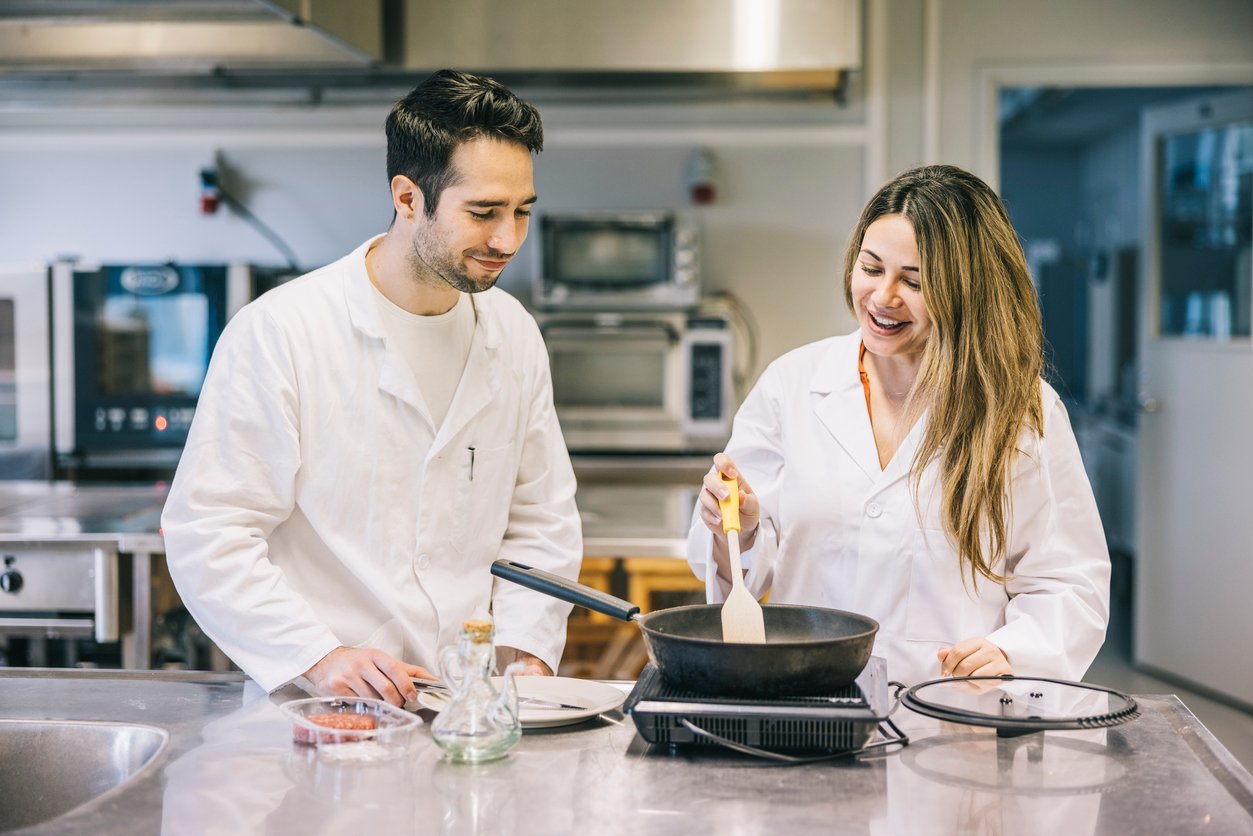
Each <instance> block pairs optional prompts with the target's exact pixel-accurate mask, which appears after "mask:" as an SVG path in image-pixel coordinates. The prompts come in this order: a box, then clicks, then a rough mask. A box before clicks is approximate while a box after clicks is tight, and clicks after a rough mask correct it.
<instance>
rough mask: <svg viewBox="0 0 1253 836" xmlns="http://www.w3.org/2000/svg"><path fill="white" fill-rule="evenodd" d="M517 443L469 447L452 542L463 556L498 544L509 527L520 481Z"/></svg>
mask: <svg viewBox="0 0 1253 836" xmlns="http://www.w3.org/2000/svg"><path fill="white" fill-rule="evenodd" d="M513 453H514V444H513V442H510V443H508V444H505V445H504V446H501V447H479V446H474V447H467V448H466V454H465V456H463V461H462V464H461V467H460V469H459V473H458V478H457V488H458V490H457V498H456V502H457V509H456V513H455V515H454V519H455V520H456V522H455V524H454V525H453V528H452V532H451V536H450V538H449V542H450V543H451V545H452V547H453V548H454V549H456V550H457V551H459V552H462V553H470V552H474V551H477V550H479V549H483V548H488V547H491V548H492V551H493V552H495V550H496V549H495V547H496V546H498V545H499V543H500V540H501V538H502V537H503V536H504V533H505V527H506V526H507V525H508V524H509V507H510V505H511V504H512V501H513V488H514V482H515V481H516V479H517V470H518V466H517V461H516V459H515V457H514V454H513Z"/></svg>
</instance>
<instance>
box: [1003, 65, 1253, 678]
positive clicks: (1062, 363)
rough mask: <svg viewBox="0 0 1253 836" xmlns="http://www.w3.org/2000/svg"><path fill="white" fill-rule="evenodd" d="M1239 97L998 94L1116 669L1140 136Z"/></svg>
mask: <svg viewBox="0 0 1253 836" xmlns="http://www.w3.org/2000/svg"><path fill="white" fill-rule="evenodd" d="M1241 89H1243V90H1249V89H1250V88H1248V87H1237V86H1229V85H1224V86H1167V85H1162V86H1137V87H1065V86H1016V87H1015V86H1005V87H1001V88H999V96H998V105H999V119H998V124H999V139H998V149H999V160H1000V163H999V178H1000V191H1001V195H1002V197H1003V198H1004V200H1005V202H1006V206H1007V208H1008V210H1009V213H1010V217H1011V219H1012V220H1013V222H1014V225H1015V227H1016V228H1017V230H1018V232H1019V235H1020V236H1021V238H1022V240H1023V246H1024V250H1025V252H1026V255H1027V260H1028V263H1029V266H1030V268H1031V272H1032V276H1033V279H1034V280H1035V281H1036V284H1037V289H1038V291H1039V294H1040V301H1041V310H1042V312H1043V317H1044V328H1045V336H1046V339H1047V342H1048V360H1049V363H1048V368H1049V378H1050V382H1051V383H1052V384H1053V385H1054V387H1055V388H1056V389H1057V390H1058V392H1059V393H1060V394H1061V395H1062V397H1063V398H1064V399H1065V401H1066V404H1067V407H1068V409H1069V410H1070V415H1071V420H1072V423H1073V424H1074V427H1075V433H1076V436H1077V438H1078V440H1079V444H1080V449H1081V452H1082V455H1083V459H1084V464H1085V467H1086V469H1087V471H1088V475H1089V478H1090V480H1091V482H1092V488H1093V492H1094V494H1095V496H1096V500H1097V505H1098V507H1099V509H1100V512H1101V518H1102V521H1103V523H1104V525H1105V529H1106V537H1107V540H1108V542H1109V546H1110V552H1111V559H1112V561H1113V569H1114V574H1113V579H1112V589H1111V609H1112V612H1111V621H1110V633H1109V638H1108V640H1107V646H1108V645H1109V644H1111V643H1112V644H1114V645H1115V647H1116V652H1118V653H1119V655H1120V656H1122V657H1123V658H1126V659H1132V658H1136V654H1135V653H1134V648H1132V642H1133V635H1134V622H1133V613H1135V606H1136V603H1137V602H1136V601H1135V600H1134V599H1135V592H1134V590H1135V588H1136V577H1135V576H1136V569H1137V560H1136V556H1137V551H1138V549H1137V537H1136V531H1137V525H1136V516H1137V515H1136V507H1137V502H1138V501H1139V502H1140V504H1141V507H1144V506H1143V499H1144V496H1138V494H1139V493H1140V491H1139V490H1138V486H1139V485H1141V484H1142V482H1141V478H1142V468H1141V465H1142V461H1141V459H1140V452H1139V451H1140V450H1142V449H1143V444H1142V442H1143V438H1142V437H1141V436H1142V435H1143V433H1142V427H1141V424H1142V421H1143V416H1142V413H1141V397H1142V395H1143V392H1142V391H1141V390H1142V381H1143V377H1144V371H1145V357H1144V356H1142V354H1143V352H1144V350H1145V349H1144V345H1145V342H1144V340H1143V339H1141V335H1142V332H1144V331H1145V329H1146V326H1147V325H1152V324H1153V323H1149V322H1146V321H1144V320H1145V319H1146V314H1145V313H1144V312H1145V311H1149V312H1150V313H1149V314H1148V315H1147V316H1148V317H1154V316H1159V315H1160V314H1159V312H1157V311H1156V307H1155V306H1150V305H1148V304H1147V302H1148V301H1149V300H1148V299H1146V298H1144V296H1145V294H1144V291H1143V289H1142V288H1143V286H1144V285H1143V281H1142V279H1143V276H1144V273H1145V270H1146V268H1147V264H1146V255H1147V252H1146V247H1147V246H1148V243H1147V242H1146V241H1145V240H1144V238H1145V224H1144V207H1145V206H1146V205H1147V203H1146V202H1147V201H1151V200H1153V199H1154V197H1155V196H1154V195H1152V194H1145V192H1146V191H1147V190H1148V187H1147V186H1146V183H1145V178H1144V171H1145V166H1146V165H1147V164H1148V162H1150V161H1146V160H1145V159H1144V156H1145V152H1144V145H1143V143H1142V123H1143V121H1144V119H1145V114H1146V113H1150V112H1155V111H1158V110H1160V109H1161V108H1163V107H1167V106H1170V105H1172V104H1175V103H1182V102H1188V101H1193V100H1197V99H1199V98H1202V97H1208V96H1219V95H1221V94H1223V93H1230V92H1233V91H1238V90H1241ZM1156 394H1160V393H1156ZM1141 530H1143V527H1141ZM1183 678H1186V679H1188V680H1189V681H1191V682H1196V681H1197V680H1196V678H1194V677H1191V676H1185V677H1183ZM1216 695H1217V694H1216ZM1245 700H1247V697H1245ZM1239 702H1244V700H1239Z"/></svg>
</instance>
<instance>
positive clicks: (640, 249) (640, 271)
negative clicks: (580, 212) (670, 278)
mask: <svg viewBox="0 0 1253 836" xmlns="http://www.w3.org/2000/svg"><path fill="white" fill-rule="evenodd" d="M559 240H560V243H559V244H558V247H557V253H556V264H555V265H554V267H555V271H554V273H555V278H557V280H558V281H560V282H562V283H563V284H583V285H596V286H606V287H629V286H637V285H650V284H656V283H658V282H661V281H662V280H663V279H664V277H665V275H666V263H667V253H666V245H665V240H664V237H663V236H662V235H659V234H658V233H657V231H656V230H653V229H621V228H613V229H597V228H592V229H585V230H569V231H567V232H565V233H564V234H563V235H562V237H561V238H560V239H559Z"/></svg>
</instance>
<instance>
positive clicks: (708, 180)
mask: <svg viewBox="0 0 1253 836" xmlns="http://www.w3.org/2000/svg"><path fill="white" fill-rule="evenodd" d="M716 168H717V163H716V162H715V160H714V155H713V152H712V151H710V150H709V149H708V148H697V149H696V150H694V151H693V152H692V154H691V156H689V157H688V158H687V189H688V195H689V196H690V197H691V200H692V203H694V204H696V205H697V206H708V205H709V204H711V203H713V202H714V200H715V199H717V197H718V184H717V181H716V180H715V172H716Z"/></svg>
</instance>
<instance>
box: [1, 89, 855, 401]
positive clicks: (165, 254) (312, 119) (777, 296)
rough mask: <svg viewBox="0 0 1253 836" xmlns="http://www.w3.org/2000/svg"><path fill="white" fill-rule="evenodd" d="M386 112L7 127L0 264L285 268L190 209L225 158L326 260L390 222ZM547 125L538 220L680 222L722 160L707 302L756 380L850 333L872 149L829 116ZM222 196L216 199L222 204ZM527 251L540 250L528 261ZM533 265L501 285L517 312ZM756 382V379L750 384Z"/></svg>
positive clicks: (217, 218) (196, 115)
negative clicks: (603, 213) (697, 173)
mask: <svg viewBox="0 0 1253 836" xmlns="http://www.w3.org/2000/svg"><path fill="white" fill-rule="evenodd" d="M386 110H387V109H386V107H383V106H380V107H375V108H353V109H349V108H341V109H335V108H324V109H322V110H319V111H309V110H298V109H292V110H286V111H284V110H274V109H270V108H267V109H261V110H258V109H252V110H249V109H198V110H179V111H173V110H168V109H138V110H130V111H117V110H94V111H93V110H82V109H80V110H77V111H73V112H61V113H46V112H44V113H40V112H36V113H25V114H21V113H18V114H14V113H9V114H0V119H2V120H3V121H0V195H2V196H3V197H2V198H0V261H6V262H11V261H23V260H39V259H44V260H46V259H52V258H56V257H59V256H65V255H77V256H81V257H83V258H87V259H91V260H96V261H137V260H167V259H168V260H176V261H233V260H242V261H250V262H255V263H262V264H281V263H283V257H282V255H281V254H280V253H279V252H278V251H277V250H276V249H275V248H274V247H273V246H272V245H271V244H270V243H269V242H268V241H266V240H265V239H264V238H263V237H262V236H261V235H260V234H258V233H257V232H256V231H255V230H253V228H251V227H250V226H248V225H247V224H246V223H245V222H244V221H243V220H242V219H240V218H238V217H235V216H233V215H232V214H231V213H230V212H229V211H226V210H225V209H223V210H220V211H219V212H218V213H217V214H216V215H213V216H205V215H202V214H201V213H200V209H199V189H200V180H199V170H200V168H201V167H202V166H204V165H206V164H208V163H210V162H212V161H213V159H214V156H215V153H221V154H222V155H223V157H224V159H225V161H226V163H227V165H228V166H229V169H230V170H231V171H232V172H234V173H235V174H236V175H237V177H236V179H235V180H234V181H233V186H234V188H235V190H237V191H239V195H238V196H239V197H240V198H241V199H242V200H243V201H244V202H245V204H246V205H247V206H248V207H249V209H250V210H251V211H252V212H253V213H254V214H255V215H257V216H258V217H259V218H261V219H262V220H263V221H264V222H265V223H266V224H267V225H269V226H270V227H272V228H273V229H274V230H275V231H276V232H277V233H278V234H279V235H280V236H282V237H283V238H284V239H285V240H286V241H287V242H288V243H289V245H290V246H291V248H292V249H293V250H294V251H295V253H296V255H297V258H298V260H299V263H300V265H301V266H302V267H315V266H318V265H320V264H324V263H326V262H328V261H331V260H333V259H335V258H338V257H339V256H341V255H342V254H344V253H345V252H347V251H348V250H350V249H352V248H353V247H355V246H356V245H357V244H359V243H360V242H361V241H362V240H364V239H365V238H367V237H368V236H370V235H373V234H375V233H376V232H380V231H382V230H383V229H385V228H386V225H387V223H388V222H389V220H390V217H391V211H390V199H389V196H388V189H387V179H386V173H385V162H384V140H383V133H382V128H381V125H382V122H383V119H384V117H385V115H386ZM545 113H546V120H547V121H548V126H547V131H546V133H547V137H546V146H545V151H544V152H543V153H542V154H541V155H540V157H539V158H538V160H537V162H536V188H537V192H538V194H539V195H540V203H539V208H538V211H539V212H543V211H567V210H579V209H590V210H598V209H639V208H690V207H689V204H688V198H687V181H686V165H687V161H688V157H689V155H690V154H691V153H692V151H693V150H694V149H696V148H698V147H700V148H707V149H708V150H710V151H711V152H712V153H713V155H714V158H715V160H716V162H717V179H718V200H717V202H716V203H715V204H714V205H712V206H709V207H703V208H701V209H699V210H697V211H698V212H699V214H700V215H701V216H702V220H703V225H704V228H705V233H706V235H705V256H704V265H705V271H704V273H705V276H704V280H705V286H706V288H707V289H709V290H711V291H719V290H727V291H731V292H733V293H735V294H737V295H738V296H740V297H741V298H742V299H743V300H744V301H745V302H746V303H747V304H748V305H750V306H751V308H752V310H753V312H754V315H755V317H756V319H757V321H758V323H759V325H760V328H761V343H762V349H761V354H760V356H759V359H758V363H757V370H760V368H762V367H763V366H764V364H765V363H766V362H768V361H769V360H770V359H772V358H773V357H775V356H778V355H779V354H781V353H783V352H784V351H786V350H788V349H789V348H792V347H795V346H797V345H800V344H802V343H805V342H808V341H811V340H815V339H820V338H822V337H825V336H828V335H830V334H832V333H835V332H837V331H846V330H849V329H850V328H851V327H852V321H851V317H850V316H849V315H848V314H847V312H846V311H845V309H844V303H843V299H842V296H841V292H840V280H839V264H840V259H841V254H842V251H843V247H844V243H845V239H846V236H847V232H848V229H849V228H850V227H851V226H852V224H853V222H854V221H855V219H856V216H857V213H858V212H859V211H860V208H861V205H862V203H863V201H864V199H865V189H866V182H865V177H864V163H865V157H866V154H865V133H864V131H863V129H862V128H861V127H859V126H857V125H853V126H848V125H844V124H841V122H840V120H841V119H842V118H847V117H848V114H847V112H844V111H840V110H838V109H837V108H835V107H834V105H825V106H792V107H784V108H779V109H767V110H766V111H763V112H760V113H752V114H749V115H747V116H746V115H745V114H743V113H740V112H738V110H737V109H734V108H731V109H726V108H722V109H719V108H707V107H706V108H700V109H698V110H696V111H694V112H693V116H692V118H689V119H687V120H684V119H683V116H682V112H681V111H676V110H674V109H670V110H663V109H658V108H651V109H640V108H630V107H621V108H616V109H609V110H608V111H605V110H604V109H601V110H600V111H598V112H597V114H596V115H595V118H589V117H588V116H587V115H586V114H581V113H579V112H577V111H575V112H571V111H569V110H568V109H567V110H563V109H560V108H558V109H555V112H554V113H553V115H552V117H551V118H549V117H548V115H547V111H545ZM229 185H232V183H231V182H228V186H229ZM527 246H528V247H529V248H530V250H531V255H532V256H533V255H534V253H535V246H536V244H535V241H534V240H532V241H531V242H530V243H529V244H528V245H527ZM533 273H534V266H533V263H532V261H531V259H530V258H525V259H522V260H521V261H519V262H518V263H516V264H515V265H513V266H511V267H510V268H509V269H508V270H507V271H506V273H505V276H504V278H503V279H502V282H501V283H502V286H503V287H505V289H507V290H509V291H510V292H513V293H515V294H516V295H519V296H520V297H523V298H525V297H526V296H527V294H528V293H529V281H530V278H531V277H532V275H533ZM753 376H754V377H755V374H754V375H753Z"/></svg>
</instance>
